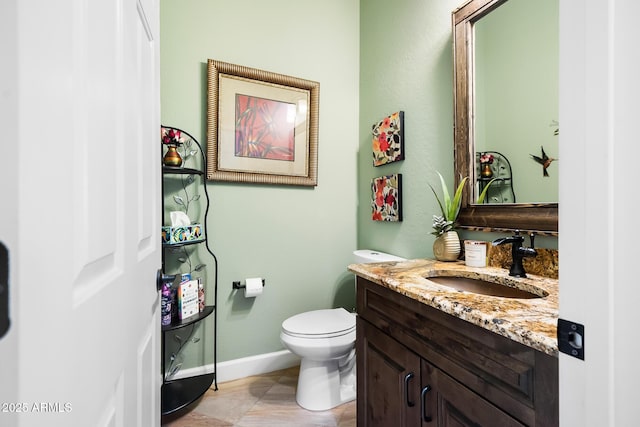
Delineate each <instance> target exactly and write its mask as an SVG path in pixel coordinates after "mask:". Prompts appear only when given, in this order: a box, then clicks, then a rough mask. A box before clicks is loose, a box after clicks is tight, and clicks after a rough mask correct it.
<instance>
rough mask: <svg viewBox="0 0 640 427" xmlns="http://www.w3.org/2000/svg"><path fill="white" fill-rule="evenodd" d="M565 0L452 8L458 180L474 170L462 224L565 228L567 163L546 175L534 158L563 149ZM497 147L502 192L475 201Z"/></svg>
mask: <svg viewBox="0 0 640 427" xmlns="http://www.w3.org/2000/svg"><path fill="white" fill-rule="evenodd" d="M557 2H558V0H508V1H507V0H470V1H468V2H467V3H465V4H464V5H463V6H461V7H460V8H458V9H456V10H455V11H454V12H453V41H454V108H455V114H454V161H455V185H456V186H457V185H458V183H459V182H460V179H462V177H469V181H468V182H469V185H467V186H466V187H465V194H464V198H463V204H462V209H461V211H460V215H459V217H458V223H459V225H460V226H461V228H467V229H484V230H494V231H502V230H515V229H520V230H530V231H536V232H539V233H543V234H551V235H557V231H558V203H557V200H558V195H557V194H558V170H557V168H558V164H559V163H558V162H553V163H551V166H549V165H547V168H546V172H547V174H548V175H549V176H544V173H543V165H542V164H540V163H538V161H537V160H536V159H535V158H534V156H535V157H540V158H541V157H542V150H544V151H545V153H546V154H547V155H548V156H549V157H555V154H556V153H557V152H558V142H559V137H558V135H557V128H558V41H557V39H558V4H557ZM542 3H544V4H545V5H546V6H545V7H541V6H540V5H541V4H542ZM511 6H514V8H513V9H515V12H510V10H511V9H512V8H511ZM547 6H548V8H547ZM544 9H547V10H546V11H545V10H544ZM494 13H495V14H496V15H495V16H494ZM485 20H487V22H485ZM496 26H499V28H494V27H496ZM549 33H554V34H555V35H550V34H549ZM477 43H479V45H477ZM498 46H499V47H498ZM538 95H540V96H538ZM476 144H477V145H476ZM543 147H544V148H543ZM489 154H491V155H492V156H493V162H488V163H489V169H491V173H492V174H496V175H499V176H497V178H500V179H498V180H496V181H494V182H493V183H492V184H491V187H493V186H494V185H495V186H497V187H496V189H495V191H494V192H498V193H499V194H498V195H495V196H491V193H488V194H489V198H488V199H485V204H481V205H478V204H474V203H475V200H476V198H477V195H478V193H479V191H478V190H481V188H482V186H483V185H486V184H487V183H488V182H489V181H490V179H489V178H490V177H489V176H488V175H484V177H483V174H482V172H483V171H485V173H487V174H488V173H489V172H486V169H487V168H486V165H485V164H483V163H487V161H486V159H487V155H489ZM481 159H485V162H481V161H480V160H481ZM540 161H541V162H542V160H541V159H540ZM506 164H508V165H509V168H508V169H509V170H508V175H507V176H505V175H502V172H504V171H505V169H503V166H504V165H506ZM492 178H496V176H494V177H492ZM511 191H512V192H513V195H512V198H511V199H510V197H508V193H509V192H511ZM512 201H513V202H515V203H511V202H512Z"/></svg>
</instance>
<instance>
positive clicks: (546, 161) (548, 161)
mask: <svg viewBox="0 0 640 427" xmlns="http://www.w3.org/2000/svg"><path fill="white" fill-rule="evenodd" d="M540 150H541V151H542V157H538V156H534V155H533V154H529V155H530V156H531V158H532V159H533V160H535V161H536V162H537V163H540V164H541V165H542V176H547V177H548V176H549V173H548V172H547V168H548V167H549V165H550V164H551V162H553V161H554V160H558V159H554V158H553V157H549V156H547V153H545V152H544V147H543V146H542V145H541V146H540Z"/></svg>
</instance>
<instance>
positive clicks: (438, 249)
mask: <svg viewBox="0 0 640 427" xmlns="http://www.w3.org/2000/svg"><path fill="white" fill-rule="evenodd" d="M437 173H438V176H439V177H440V184H441V185H442V200H440V198H439V197H438V194H437V193H436V190H434V188H433V187H432V186H431V184H429V187H430V188H431V191H433V195H434V196H436V200H437V201H438V205H439V206H440V212H441V213H442V215H434V216H433V229H434V230H435V231H433V232H432V233H431V234H433V235H435V236H438V237H437V238H436V240H435V242H433V255H434V256H435V257H436V259H437V260H439V261H455V260H457V259H458V256H460V237H459V236H458V232H457V231H455V227H456V220H457V219H458V214H459V213H460V205H461V204H462V190H463V189H464V185H465V184H466V182H467V179H468V177H464V178H462V180H460V184H458V187H457V188H456V191H455V193H454V194H453V199H452V198H451V196H450V195H449V190H448V188H447V184H446V183H445V182H444V178H443V177H442V175H441V174H440V172H437ZM494 180H495V179H492V180H491V181H489V183H488V184H487V185H486V187H485V188H484V190H483V191H482V193H481V194H480V196H479V197H478V199H477V201H476V203H482V201H483V200H484V197H485V195H486V194H487V190H488V189H489V186H490V185H491V183H493V181H494Z"/></svg>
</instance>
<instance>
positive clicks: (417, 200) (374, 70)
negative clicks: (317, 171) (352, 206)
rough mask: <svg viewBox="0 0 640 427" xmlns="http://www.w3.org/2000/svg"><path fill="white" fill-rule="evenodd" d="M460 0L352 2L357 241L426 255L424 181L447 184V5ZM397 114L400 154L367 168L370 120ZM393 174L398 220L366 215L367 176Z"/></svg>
mask: <svg viewBox="0 0 640 427" xmlns="http://www.w3.org/2000/svg"><path fill="white" fill-rule="evenodd" d="M460 4H461V1H460V0H447V1H443V0H427V1H424V0H396V1H394V2H393V7H390V3H389V2H383V1H361V2H360V136H359V155H358V200H359V207H358V245H359V246H360V247H363V248H364V247H366V248H371V249H376V250H380V251H385V252H389V253H393V254H395V255H399V256H403V257H406V258H422V257H431V256H433V249H432V246H433V240H434V239H435V237H434V236H432V235H430V234H429V233H431V231H433V229H432V228H431V224H432V216H433V214H438V213H439V208H438V205H437V202H436V200H435V198H434V196H433V193H432V192H431V190H430V189H429V186H428V183H431V184H432V185H437V186H436V188H439V181H438V179H439V178H438V177H437V174H436V171H439V172H440V173H442V175H443V176H444V177H445V179H446V180H447V182H448V183H449V186H451V185H453V68H452V61H453V60H452V41H451V12H452V11H453V9H455V8H456V7H458V6H459V5H460ZM397 110H403V111H404V113H405V116H404V123H405V152H406V157H405V160H403V161H401V162H395V163H391V164H388V165H383V166H378V167H374V166H373V164H372V159H371V125H373V124H374V123H375V122H377V121H378V120H379V119H381V118H383V117H384V116H386V115H387V114H390V113H392V112H394V111H397ZM392 173H401V174H402V178H403V190H402V192H403V211H404V214H403V217H404V219H403V221H402V222H400V223H393V222H378V221H372V220H371V207H370V200H371V191H370V189H369V186H370V182H371V179H372V178H373V177H376V176H382V175H389V174H392Z"/></svg>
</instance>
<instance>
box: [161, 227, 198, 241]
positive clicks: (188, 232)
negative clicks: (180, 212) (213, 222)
mask: <svg viewBox="0 0 640 427" xmlns="http://www.w3.org/2000/svg"><path fill="white" fill-rule="evenodd" d="M202 230H203V229H202V224H191V225H182V226H179V227H172V226H169V225H167V226H164V227H162V243H164V244H167V245H174V244H176V243H185V242H189V241H194V240H201V239H202V238H203V234H202Z"/></svg>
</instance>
